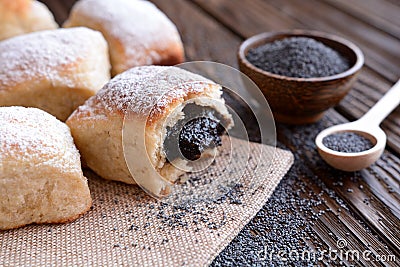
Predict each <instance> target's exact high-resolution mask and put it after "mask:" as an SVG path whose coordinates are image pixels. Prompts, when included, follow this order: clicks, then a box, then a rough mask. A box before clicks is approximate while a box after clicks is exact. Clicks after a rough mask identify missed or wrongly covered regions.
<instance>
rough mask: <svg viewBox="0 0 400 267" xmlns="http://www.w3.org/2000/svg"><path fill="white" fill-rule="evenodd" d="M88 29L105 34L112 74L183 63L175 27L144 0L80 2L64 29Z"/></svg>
mask: <svg viewBox="0 0 400 267" xmlns="http://www.w3.org/2000/svg"><path fill="white" fill-rule="evenodd" d="M76 26H86V27H89V28H92V29H94V30H98V31H100V32H102V33H103V35H104V37H105V38H106V40H107V42H108V45H109V47H110V57H111V65H112V75H116V74H118V73H121V72H123V71H125V70H127V69H129V68H132V67H135V66H143V65H175V64H178V63H181V62H183V60H184V53H183V46H182V41H181V39H180V36H179V33H178V31H177V29H176V27H175V25H174V24H173V23H172V22H171V21H170V20H169V19H168V18H167V17H166V16H165V15H164V13H162V12H161V11H160V10H159V9H158V8H157V7H156V6H155V5H153V4H152V3H150V2H148V1H142V0H134V1H132V0H112V1H110V0H80V1H78V2H77V3H76V4H75V6H74V7H73V8H72V11H71V14H70V17H69V18H68V20H67V21H66V22H65V23H64V27H76Z"/></svg>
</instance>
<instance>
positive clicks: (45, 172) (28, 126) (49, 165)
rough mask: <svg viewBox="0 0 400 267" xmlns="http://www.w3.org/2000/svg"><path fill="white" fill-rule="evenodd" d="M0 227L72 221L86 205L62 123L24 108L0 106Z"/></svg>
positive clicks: (80, 176) (72, 147) (69, 138)
mask: <svg viewBox="0 0 400 267" xmlns="http://www.w3.org/2000/svg"><path fill="white" fill-rule="evenodd" d="M0 121H1V123H0V196H1V197H0V229H2V230H5V229H11V228H17V227H20V226H24V225H27V224H31V223H61V222H67V221H71V220H74V219H76V218H78V217H79V216H80V215H81V214H83V213H85V212H86V211H87V210H88V209H89V208H90V206H91V203H92V200H91V197H90V192H89V188H88V185H87V181H86V178H85V177H84V176H83V174H82V169H81V162H80V155H79V152H78V150H77V149H76V147H75V145H74V142H73V140H72V136H71V132H70V130H69V128H68V126H67V125H65V124H64V123H62V122H61V121H59V120H57V119H56V118H55V117H54V116H52V115H50V114H48V113H46V112H44V111H42V110H39V109H36V108H24V107H0Z"/></svg>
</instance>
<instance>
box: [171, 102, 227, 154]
mask: <svg viewBox="0 0 400 267" xmlns="http://www.w3.org/2000/svg"><path fill="white" fill-rule="evenodd" d="M183 112H184V114H185V118H193V119H189V120H187V119H186V120H185V119H182V120H179V121H178V122H177V123H176V124H175V125H174V126H173V127H167V134H166V137H165V140H164V151H165V154H166V157H167V161H172V160H175V159H177V158H182V156H183V157H184V158H185V159H187V160H192V161H193V160H196V159H198V158H200V156H201V154H202V153H203V152H204V151H205V150H207V149H210V148H215V147H217V146H220V145H221V144H222V143H221V136H222V135H223V134H224V132H225V129H224V127H223V126H222V124H221V123H220V122H221V120H220V115H219V114H218V112H217V111H215V110H214V109H212V108H210V107H203V106H198V105H196V104H188V105H186V106H185V108H184V109H183ZM177 140H178V142H177ZM176 143H178V146H177V145H176Z"/></svg>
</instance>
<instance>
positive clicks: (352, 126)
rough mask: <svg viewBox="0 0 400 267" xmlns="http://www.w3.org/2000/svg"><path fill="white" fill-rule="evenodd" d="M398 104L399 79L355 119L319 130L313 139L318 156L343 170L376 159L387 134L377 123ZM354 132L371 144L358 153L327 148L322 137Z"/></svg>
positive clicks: (356, 169) (362, 167) (399, 101)
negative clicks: (376, 101)
mask: <svg viewBox="0 0 400 267" xmlns="http://www.w3.org/2000/svg"><path fill="white" fill-rule="evenodd" d="M399 104H400V80H399V81H397V83H396V84H395V85H394V86H393V87H392V88H391V89H390V90H389V91H388V92H387V93H386V94H385V95H384V96H383V97H382V98H381V100H379V102H378V103H376V105H375V106H373V107H372V108H371V109H370V110H369V111H368V112H367V113H366V114H365V115H364V116H363V117H362V118H360V119H359V120H357V121H354V122H350V123H345V124H340V125H336V126H332V127H330V128H328V129H325V130H324V131H322V132H320V133H319V134H318V136H317V138H316V139H315V143H316V145H317V148H318V152H319V154H320V155H321V157H322V158H323V159H324V160H325V161H326V162H327V163H328V164H329V165H331V166H332V167H334V168H336V169H339V170H343V171H358V170H361V169H364V168H366V167H368V166H369V165H371V164H372V163H374V162H375V161H377V160H378V159H379V158H380V156H381V155H382V153H383V151H384V150H385V146H386V134H385V132H384V131H382V129H381V128H380V127H379V125H380V124H381V122H382V121H383V120H384V119H385V118H386V116H387V115H389V114H390V113H391V112H392V111H393V110H394V109H395V108H396V107H397V106H398V105H399ZM339 132H354V133H357V134H360V135H362V136H364V137H366V138H368V139H369V140H370V141H371V142H372V144H373V145H374V147H372V148H371V149H369V150H365V151H362V152H358V153H346V152H338V151H334V150H332V149H329V148H327V147H326V146H325V145H324V144H323V143H322V140H323V139H324V137H326V136H328V135H331V134H334V133H339Z"/></svg>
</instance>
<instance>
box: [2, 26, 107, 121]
mask: <svg viewBox="0 0 400 267" xmlns="http://www.w3.org/2000/svg"><path fill="white" fill-rule="evenodd" d="M109 70H110V63H109V59H108V50H107V43H106V41H105V40H104V38H103V36H102V35H101V33H99V32H97V31H93V30H90V29H88V28H74V29H59V30H51V31H41V32H35V33H30V34H26V35H21V36H17V37H13V38H10V39H7V40H4V41H2V42H0V106H25V107H36V108H40V109H43V110H45V111H47V112H49V113H50V114H52V115H54V116H56V117H57V118H58V119H60V120H62V121H64V120H66V119H67V118H68V116H69V115H70V114H71V113H72V111H74V110H75V109H76V108H77V107H78V106H79V105H81V104H83V103H84V102H85V100H86V99H88V98H89V97H91V96H92V95H94V94H95V93H96V92H97V91H98V90H99V89H100V88H101V87H102V86H103V85H104V84H105V83H106V82H107V81H108V80H109V78H110V74H109Z"/></svg>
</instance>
